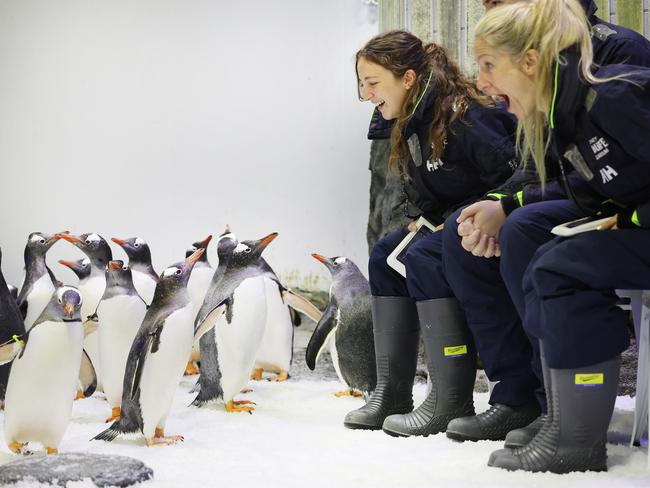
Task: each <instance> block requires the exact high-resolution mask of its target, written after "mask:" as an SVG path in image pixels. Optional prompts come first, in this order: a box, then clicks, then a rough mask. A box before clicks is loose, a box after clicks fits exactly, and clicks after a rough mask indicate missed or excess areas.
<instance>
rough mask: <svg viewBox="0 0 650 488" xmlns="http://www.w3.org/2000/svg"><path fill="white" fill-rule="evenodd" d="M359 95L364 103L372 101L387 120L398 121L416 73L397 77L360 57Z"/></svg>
mask: <svg viewBox="0 0 650 488" xmlns="http://www.w3.org/2000/svg"><path fill="white" fill-rule="evenodd" d="M357 76H358V78H359V93H360V95H361V98H362V99H363V101H371V102H372V103H373V104H374V105H375V106H376V107H377V109H378V110H379V111H380V112H381V115H382V117H384V119H386V120H391V119H396V118H397V117H399V115H400V114H401V113H402V107H403V106H404V101H405V100H406V95H407V93H408V89H409V88H410V86H411V85H412V81H411V78H415V72H414V71H413V70H408V71H407V72H406V73H405V74H404V76H402V77H397V76H395V75H394V74H393V73H392V72H391V71H390V70H388V69H386V68H384V67H383V66H381V65H379V64H377V63H373V62H372V61H368V60H367V59H366V58H364V57H360V58H359V61H358V62H357Z"/></svg>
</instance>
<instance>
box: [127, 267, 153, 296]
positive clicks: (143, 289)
mask: <svg viewBox="0 0 650 488" xmlns="http://www.w3.org/2000/svg"><path fill="white" fill-rule="evenodd" d="M131 276H132V277H133V286H134V287H135V291H137V292H138V295H140V296H141V297H142V299H143V300H144V301H145V303H146V304H147V305H151V302H152V300H153V294H154V292H155V291H156V282H155V281H154V280H153V279H151V277H150V276H149V275H148V274H146V273H143V272H142V271H138V270H135V269H132V270H131Z"/></svg>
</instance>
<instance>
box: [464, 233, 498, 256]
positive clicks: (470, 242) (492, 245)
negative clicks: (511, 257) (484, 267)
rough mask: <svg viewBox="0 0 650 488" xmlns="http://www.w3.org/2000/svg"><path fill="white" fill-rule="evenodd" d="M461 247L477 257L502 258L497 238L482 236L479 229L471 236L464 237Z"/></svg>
mask: <svg viewBox="0 0 650 488" xmlns="http://www.w3.org/2000/svg"><path fill="white" fill-rule="evenodd" d="M459 234H460V231H459ZM461 246H463V249H465V250H466V251H467V252H471V253H472V254H473V255H474V256H476V257H483V258H493V257H499V256H501V248H500V247H499V243H498V242H497V240H496V238H495V237H492V236H489V235H487V234H481V231H480V230H478V229H474V231H473V232H472V233H471V234H468V235H465V236H463V238H462V239H461Z"/></svg>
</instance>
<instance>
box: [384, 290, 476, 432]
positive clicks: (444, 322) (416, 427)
mask: <svg viewBox="0 0 650 488" xmlns="http://www.w3.org/2000/svg"><path fill="white" fill-rule="evenodd" d="M417 309H418V317H419V318H420V331H421V333H422V339H423V341H424V349H425V351H426V354H427V368H428V370H429V379H430V380H431V390H430V391H429V394H428V395H427V397H426V398H425V399H424V402H422V404H421V405H420V406H419V407H418V408H416V409H415V410H414V411H413V412H411V413H407V414H405V415H400V414H396V415H390V416H389V417H387V418H386V420H385V421H384V425H383V430H384V432H386V433H387V434H390V435H392V436H400V437H408V436H414V435H419V436H428V435H430V434H437V433H438V432H444V431H445V429H446V428H447V424H448V423H449V421H450V420H452V419H455V418H457V417H464V416H467V415H474V401H473V398H474V379H475V377H476V352H475V350H474V346H473V344H472V339H471V335H470V332H469V329H468V328H467V323H466V321H465V315H464V314H463V311H462V309H461V308H460V305H459V304H458V300H456V299H455V298H439V299H434V300H425V301H421V302H418V303H417Z"/></svg>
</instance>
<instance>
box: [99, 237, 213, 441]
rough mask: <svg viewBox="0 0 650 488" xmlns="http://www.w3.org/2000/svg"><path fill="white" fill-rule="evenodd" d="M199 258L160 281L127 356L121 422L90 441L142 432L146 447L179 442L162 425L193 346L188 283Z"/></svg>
mask: <svg viewBox="0 0 650 488" xmlns="http://www.w3.org/2000/svg"><path fill="white" fill-rule="evenodd" d="M203 252H204V250H203V249H199V250H197V251H196V252H195V253H194V254H192V255H191V256H190V257H188V258H187V259H185V261H182V262H180V263H176V264H173V265H171V266H169V267H168V268H166V269H165V270H164V271H163V272H162V274H161V275H160V281H159V282H158V286H156V292H155V293H154V297H153V301H152V302H151V305H150V306H149V308H148V310H147V312H146V314H145V317H144V320H143V321H142V325H141V326H140V328H139V330H138V332H137V334H136V336H135V339H134V341H133V344H132V345H131V349H130V350H129V356H128V359H127V362H126V369H125V371H124V382H123V385H122V405H121V415H120V418H119V419H118V420H117V421H115V422H114V423H113V424H112V425H111V426H110V427H109V428H108V429H106V430H105V431H103V432H101V433H100V434H98V435H97V436H96V437H95V438H94V439H97V440H106V441H112V440H113V439H115V438H116V437H117V436H119V435H120V434H127V433H135V432H142V433H143V434H144V437H145V439H146V442H147V445H149V446H151V445H154V444H173V443H175V442H176V441H178V440H182V439H183V438H182V436H179V435H173V436H170V435H166V434H165V424H166V422H167V416H168V415H169V411H170V409H171V406H172V401H173V399H174V393H175V392H176V388H177V387H178V384H179V382H180V380H181V378H182V377H183V372H184V371H185V365H186V363H187V358H188V356H189V354H190V349H191V348H192V344H193V342H194V315H193V309H192V301H191V300H190V296H189V294H188V293H187V282H188V280H189V278H190V274H191V272H192V269H193V268H194V265H195V263H196V262H197V261H198V260H199V258H200V257H201V255H202V254H203ZM103 326H104V325H103V323H102V326H101V327H103Z"/></svg>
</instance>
